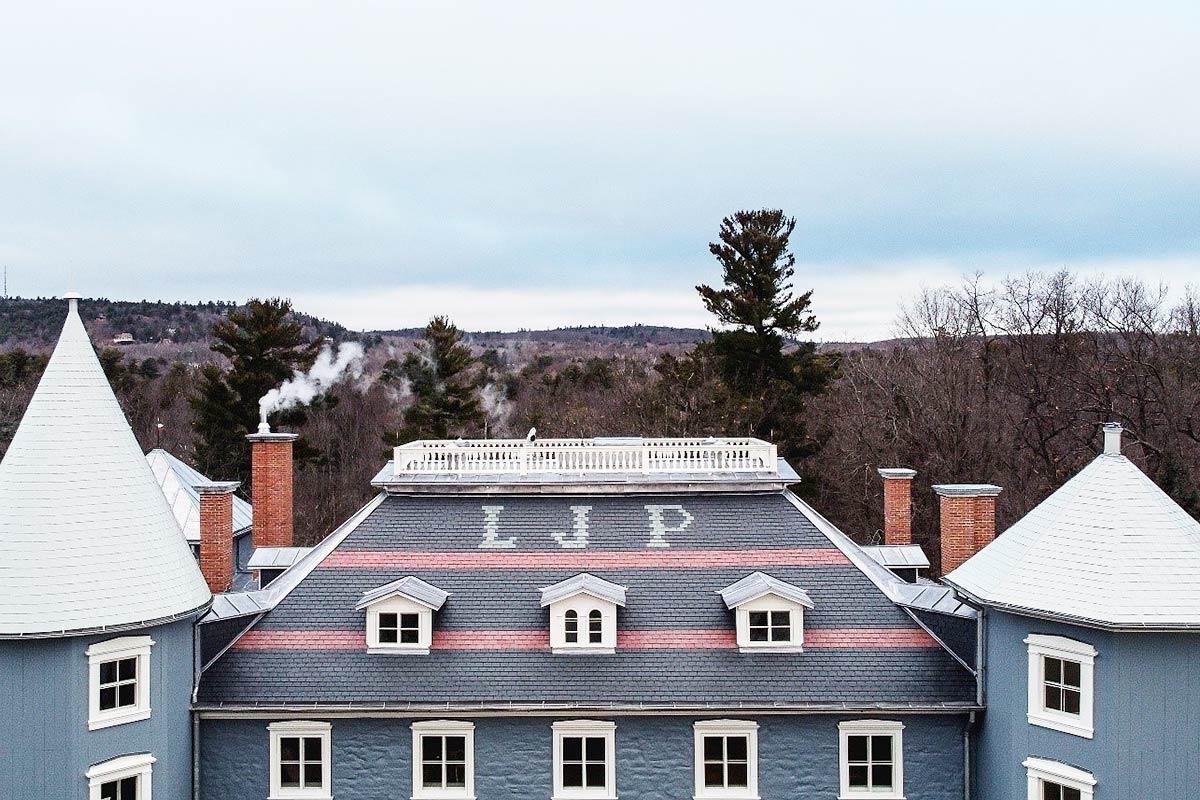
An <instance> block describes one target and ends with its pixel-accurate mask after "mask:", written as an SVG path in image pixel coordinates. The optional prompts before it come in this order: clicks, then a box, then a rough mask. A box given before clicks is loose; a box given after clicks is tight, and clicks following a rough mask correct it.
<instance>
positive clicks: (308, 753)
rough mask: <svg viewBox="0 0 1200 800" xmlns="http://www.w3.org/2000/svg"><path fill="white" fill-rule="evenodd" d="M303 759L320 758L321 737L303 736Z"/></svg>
mask: <svg viewBox="0 0 1200 800" xmlns="http://www.w3.org/2000/svg"><path fill="white" fill-rule="evenodd" d="M304 760H305V761H320V760H321V737H320V736H306V737H305V738H304Z"/></svg>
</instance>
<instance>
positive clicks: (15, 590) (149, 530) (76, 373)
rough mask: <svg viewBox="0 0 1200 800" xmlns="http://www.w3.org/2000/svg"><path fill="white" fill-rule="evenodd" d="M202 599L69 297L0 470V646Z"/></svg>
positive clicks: (158, 617)
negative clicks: (2, 642)
mask: <svg viewBox="0 0 1200 800" xmlns="http://www.w3.org/2000/svg"><path fill="white" fill-rule="evenodd" d="M210 597H211V595H210V594H209V591H208V588H207V587H206V585H205V582H204V579H203V578H202V577H201V575H200V570H199V568H198V567H197V565H196V561H195V559H194V558H193V556H192V554H191V550H190V549H189V547H188V545H187V543H186V541H185V540H184V537H183V533H182V532H181V531H180V529H179V526H178V524H177V523H176V522H175V517H174V515H173V514H172V513H171V509H170V507H169V506H168V505H167V501H166V499H165V498H164V497H163V494H162V492H161V491H160V490H159V487H158V483H157V481H156V480H155V478H154V475H153V473H152V472H151V470H150V467H149V465H148V464H147V463H146V460H145V458H144V456H143V455H142V451H141V448H140V447H139V446H138V443H137V440H136V439H135V438H134V435H133V431H132V430H130V427H129V423H128V422H127V421H126V419H125V415H124V413H122V411H121V407H120V406H119V405H118V404H117V399H116V397H115V396H114V395H113V392H112V388H111V387H110V386H109V384H108V379H107V378H105V376H104V371H103V370H102V369H101V367H100V361H99V359H97V358H96V351H95V350H94V349H93V347H92V343H91V340H89V339H88V335H87V331H86V330H84V327H83V322H82V321H81V320H80V319H79V313H78V310H77V308H76V301H75V300H74V299H72V300H71V303H70V311H69V312H68V313H67V319H66V323H65V324H64V325H63V330H62V334H61V335H60V336H59V340H58V345H57V346H56V347H55V348H54V354H53V355H52V356H51V357H50V363H49V364H48V365H47V367H46V372H45V374H43V375H42V379H41V381H40V382H39V383H38V387H37V391H35V392H34V395H33V399H32V400H31V401H30V403H29V408H28V409H27V410H26V412H25V416H24V417H23V418H22V420H21V425H20V427H18V428H17V433H16V436H15V437H14V438H13V441H12V445H11V446H10V447H9V449H8V452H7V453H6V454H5V457H4V460H3V462H0V637H14V636H39V635H40V636H48V635H49V636H53V635H62V634H67V633H78V632H83V631H90V630H96V629H112V628H123V627H132V626H137V625H142V624H145V623H151V622H157V621H163V620H167V619H171V618H174V617H178V616H181V615H185V614H187V613H189V612H192V611H194V610H196V609H199V608H201V607H203V606H204V605H205V604H206V603H208V601H209V599H210Z"/></svg>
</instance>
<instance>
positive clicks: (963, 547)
mask: <svg viewBox="0 0 1200 800" xmlns="http://www.w3.org/2000/svg"><path fill="white" fill-rule="evenodd" d="M933 491H934V492H936V493H937V496H938V497H939V498H940V504H941V509H940V516H941V523H942V524H941V539H942V542H941V548H942V574H943V575H945V574H946V573H948V572H950V571H951V570H953V569H956V568H957V567H958V566H959V565H960V564H962V563H963V562H964V561H966V560H967V559H968V558H970V557H971V556H973V555H975V554H976V553H978V552H979V551H980V550H982V549H983V548H984V547H986V546H987V544H988V543H989V542H991V541H992V540H993V539H995V538H996V497H997V496H999V494H1000V492H1001V489H1000V487H999V486H993V485H992V484H990V483H955V484H942V485H940V486H934V487H933Z"/></svg>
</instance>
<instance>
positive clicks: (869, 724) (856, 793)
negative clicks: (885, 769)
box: [838, 719, 904, 800]
mask: <svg viewBox="0 0 1200 800" xmlns="http://www.w3.org/2000/svg"><path fill="white" fill-rule="evenodd" d="M851 736H891V737H892V790H891V791H881V790H878V789H868V790H863V789H853V788H851V786H850V745H849V740H850V737H851ZM838 772H839V773H840V775H841V779H840V784H841V794H839V795H838V797H840V798H841V800H904V723H903V722H898V721H896V720H883V719H855V720H846V721H844V722H839V723H838Z"/></svg>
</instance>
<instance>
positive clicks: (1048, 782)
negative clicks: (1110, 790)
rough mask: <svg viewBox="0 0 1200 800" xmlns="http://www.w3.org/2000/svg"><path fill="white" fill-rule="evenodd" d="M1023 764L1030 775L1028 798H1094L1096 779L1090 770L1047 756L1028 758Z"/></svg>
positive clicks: (1086, 799)
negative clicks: (1086, 770) (1053, 759)
mask: <svg viewBox="0 0 1200 800" xmlns="http://www.w3.org/2000/svg"><path fill="white" fill-rule="evenodd" d="M1021 766H1023V767H1025V770H1026V773H1027V775H1028V777H1029V792H1028V793H1027V794H1026V798H1027V800H1092V797H1093V793H1094V791H1095V788H1096V779H1095V777H1094V776H1093V775H1092V773H1090V772H1085V771H1084V770H1081V769H1079V768H1078V767H1072V766H1071V765H1070V764H1064V763H1062V762H1061V761H1051V760H1050V759H1047V758H1027V759H1025V761H1024V762H1022V764H1021Z"/></svg>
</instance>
